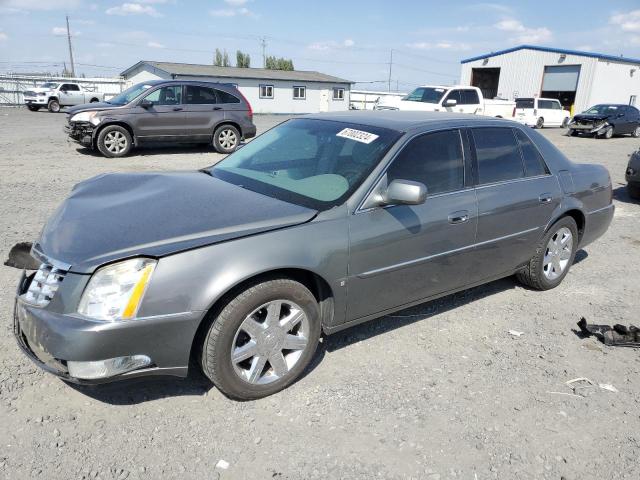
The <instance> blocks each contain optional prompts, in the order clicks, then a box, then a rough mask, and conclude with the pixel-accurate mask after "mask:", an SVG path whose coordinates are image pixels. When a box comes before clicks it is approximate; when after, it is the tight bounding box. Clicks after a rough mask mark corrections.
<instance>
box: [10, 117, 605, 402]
mask: <svg viewBox="0 0 640 480" xmlns="http://www.w3.org/2000/svg"><path fill="white" fill-rule="evenodd" d="M611 199H612V193H611V180H610V178H609V174H608V172H607V170H606V169H605V168H603V167H601V166H599V165H586V164H585V165H583V164H575V163H572V162H570V161H569V160H568V159H567V158H566V157H565V156H564V155H563V154H562V153H560V151H558V149H557V148H555V147H554V146H553V145H552V144H551V143H550V142H549V141H547V140H546V139H545V138H544V137H542V136H541V135H540V134H538V133H537V132H536V131H532V130H530V129H528V128H523V127H522V126H520V125H519V124H516V123H514V122H509V121H506V120H498V119H489V118H482V117H477V116H471V115H453V114H445V113H424V112H384V111H381V112H343V113H334V114H319V115H311V116H306V117H301V118H296V119H292V120H289V121H286V122H284V123H282V124H281V125H279V126H277V127H275V128H273V129H272V130H269V131H268V132H266V133H264V134H263V135H261V136H259V137H258V138H256V139H255V140H254V141H252V142H250V143H249V144H248V145H246V146H244V147H243V148H241V149H240V150H238V151H237V152H235V153H233V154H231V155H230V156H228V157H226V158H225V159H224V160H223V161H222V162H220V163H219V164H217V165H215V166H213V167H210V168H206V169H203V170H201V171H193V172H174V173H133V174H132V173H126V174H110V175H101V176H98V177H96V178H93V179H90V180H87V181H84V182H82V183H80V184H78V185H77V186H76V187H75V188H74V189H73V191H72V192H71V194H70V196H69V198H68V199H67V200H65V202H64V203H63V204H62V205H61V206H60V207H59V208H58V210H57V211H56V212H55V213H54V215H53V216H52V218H51V219H50V220H49V221H48V223H47V224H46V226H45V227H44V229H43V231H42V234H41V236H40V238H39V239H38V240H37V241H36V242H35V243H34V244H33V249H32V255H33V256H34V257H36V258H37V259H38V260H39V261H40V262H42V265H41V266H40V268H39V270H37V271H36V272H35V273H30V274H29V273H27V272H25V273H24V274H23V276H22V279H21V280H20V284H19V287H18V292H17V297H16V304H15V315H14V318H15V335H16V338H17V340H18V343H19V345H20V346H21V348H22V350H23V351H24V352H25V353H26V354H27V355H28V356H29V357H30V358H31V359H33V360H34V361H35V362H36V363H37V364H38V365H40V366H41V367H42V368H43V369H45V370H47V371H49V372H51V373H53V374H55V375H58V376H60V377H62V378H63V379H65V380H66V381H71V382H78V383H97V382H105V381H111V380H117V379H124V378H131V377H137V376H143V375H156V374H169V375H177V376H185V375H186V374H187V369H188V366H189V363H190V360H191V359H194V360H195V361H196V362H197V363H198V364H199V365H200V367H201V368H202V370H203V372H204V373H205V375H206V376H207V377H208V378H210V379H211V381H212V382H213V383H214V384H215V385H216V386H217V387H218V388H219V389H220V390H221V391H222V392H224V393H225V394H227V395H228V396H229V397H232V398H236V399H255V398H259V397H264V396H266V395H270V394H272V393H274V392H277V391H279V390H281V389H283V388H285V387H286V386H288V385H290V384H291V383H292V382H294V381H295V380H296V378H298V377H299V376H300V375H301V373H302V372H303V370H304V369H305V367H306V366H307V364H308V363H309V361H310V360H311V358H312V356H313V355H314V351H315V349H316V346H317V343H318V340H319V337H320V335H321V332H324V333H326V334H330V333H334V332H337V331H340V330H342V329H344V328H347V327H350V326H352V325H356V324H358V323H361V322H364V321H367V320H371V319H374V318H376V317H380V316H383V315H385V314H387V313H390V312H393V311H394V310H399V309H403V308H406V307H408V306H411V305H415V304H418V303H421V302H426V301H428V300H431V299H434V298H437V297H441V296H444V295H447V294H450V293H452V292H455V291H458V290H463V289H466V288H469V287H473V286H475V285H479V284H482V283H485V282H489V281H492V280H495V279H498V278H501V277H505V276H509V275H513V274H516V275H517V277H518V279H519V280H520V281H521V282H523V283H524V284H525V285H527V286H529V287H531V288H534V289H539V290H546V289H550V288H554V287H556V286H558V285H559V284H560V282H562V280H563V279H564V277H565V276H566V275H567V272H568V271H569V268H570V267H571V264H572V263H573V260H574V256H575V254H576V250H577V249H578V248H580V247H584V246H585V245H587V244H589V243H590V242H592V241H593V240H595V239H596V238H598V237H599V236H600V235H602V234H603V233H604V232H605V231H606V230H607V228H608V226H609V224H610V222H611V219H612V217H613V211H614V207H613V205H612V202H611Z"/></svg>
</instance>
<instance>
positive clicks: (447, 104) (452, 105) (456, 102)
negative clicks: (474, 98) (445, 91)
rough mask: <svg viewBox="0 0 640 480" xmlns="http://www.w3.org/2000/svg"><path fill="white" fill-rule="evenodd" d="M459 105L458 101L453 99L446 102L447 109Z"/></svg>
mask: <svg viewBox="0 0 640 480" xmlns="http://www.w3.org/2000/svg"><path fill="white" fill-rule="evenodd" d="M457 104H458V101H457V100H455V99H453V98H449V99H447V100H446V101H445V102H444V106H445V107H455V106H456V105H457Z"/></svg>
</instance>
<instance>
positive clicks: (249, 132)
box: [242, 124, 257, 138]
mask: <svg viewBox="0 0 640 480" xmlns="http://www.w3.org/2000/svg"><path fill="white" fill-rule="evenodd" d="M256 132H257V128H256V126H255V125H253V124H251V125H249V126H247V127H245V128H243V129H242V136H243V137H244V138H253V137H255V136H256Z"/></svg>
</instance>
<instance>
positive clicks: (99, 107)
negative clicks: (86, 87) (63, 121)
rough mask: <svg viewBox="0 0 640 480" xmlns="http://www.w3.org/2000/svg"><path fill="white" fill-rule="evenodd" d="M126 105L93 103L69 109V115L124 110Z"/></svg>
mask: <svg viewBox="0 0 640 480" xmlns="http://www.w3.org/2000/svg"><path fill="white" fill-rule="evenodd" d="M123 106H124V105H113V104H111V103H107V102H93V103H83V104H82V105H76V106H75V107H70V108H68V109H67V113H68V114H70V115H74V114H76V113H80V112H95V111H104V110H117V109H120V108H122V107H123Z"/></svg>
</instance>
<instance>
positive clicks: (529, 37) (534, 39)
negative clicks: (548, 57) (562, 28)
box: [494, 18, 553, 43]
mask: <svg viewBox="0 0 640 480" xmlns="http://www.w3.org/2000/svg"><path fill="white" fill-rule="evenodd" d="M494 27H495V28H497V29H498V30H502V31H503V32H511V33H513V34H515V36H514V37H513V38H511V39H509V40H510V41H515V42H519V43H545V42H548V41H549V40H551V39H552V38H553V34H552V33H551V30H549V29H548V28H547V27H538V28H530V27H525V26H524V25H523V24H522V22H521V21H520V20H516V19H515V18H505V19H504V20H501V21H499V22H498V23H496V24H495V25H494Z"/></svg>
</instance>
